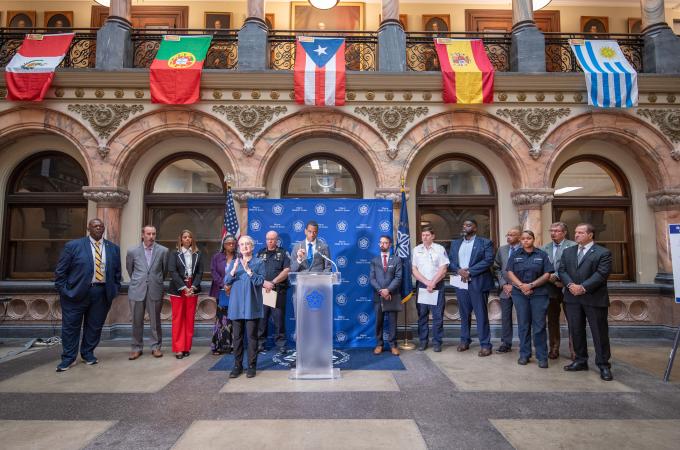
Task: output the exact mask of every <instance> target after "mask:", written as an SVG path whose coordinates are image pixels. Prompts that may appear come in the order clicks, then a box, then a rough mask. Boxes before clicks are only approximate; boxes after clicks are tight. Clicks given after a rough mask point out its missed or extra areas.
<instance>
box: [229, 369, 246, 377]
mask: <svg viewBox="0 0 680 450" xmlns="http://www.w3.org/2000/svg"><path fill="white" fill-rule="evenodd" d="M242 373H243V367H241V366H234V368H233V369H231V372H229V378H238V377H239V376H240V375H241V374H242Z"/></svg>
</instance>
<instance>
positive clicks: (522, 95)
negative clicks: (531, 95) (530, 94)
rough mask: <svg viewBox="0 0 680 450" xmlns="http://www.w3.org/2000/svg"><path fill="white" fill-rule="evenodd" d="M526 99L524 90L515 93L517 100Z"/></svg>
mask: <svg viewBox="0 0 680 450" xmlns="http://www.w3.org/2000/svg"><path fill="white" fill-rule="evenodd" d="M526 99H527V94H525V93H524V92H520V93H519V94H517V101H520V102H523V101H525V100H526Z"/></svg>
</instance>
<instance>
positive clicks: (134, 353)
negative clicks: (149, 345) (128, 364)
mask: <svg viewBox="0 0 680 450" xmlns="http://www.w3.org/2000/svg"><path fill="white" fill-rule="evenodd" d="M140 356H142V352H132V353H130V356H128V359H129V360H130V361H134V360H135V359H137V358H139V357H140Z"/></svg>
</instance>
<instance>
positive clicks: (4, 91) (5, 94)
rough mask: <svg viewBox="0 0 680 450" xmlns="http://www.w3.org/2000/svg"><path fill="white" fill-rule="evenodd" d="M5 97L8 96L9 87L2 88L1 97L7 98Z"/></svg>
mask: <svg viewBox="0 0 680 450" xmlns="http://www.w3.org/2000/svg"><path fill="white" fill-rule="evenodd" d="M5 97H7V89H5V88H0V98H5Z"/></svg>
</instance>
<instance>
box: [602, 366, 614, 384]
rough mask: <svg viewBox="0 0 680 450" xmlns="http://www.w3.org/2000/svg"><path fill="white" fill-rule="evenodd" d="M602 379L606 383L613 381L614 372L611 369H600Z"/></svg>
mask: <svg viewBox="0 0 680 450" xmlns="http://www.w3.org/2000/svg"><path fill="white" fill-rule="evenodd" d="M600 378H602V379H603V380H604V381H612V380H613V379H614V377H613V376H612V370H611V369H610V368H609V367H603V368H601V369H600Z"/></svg>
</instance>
